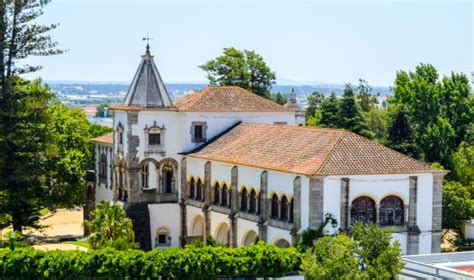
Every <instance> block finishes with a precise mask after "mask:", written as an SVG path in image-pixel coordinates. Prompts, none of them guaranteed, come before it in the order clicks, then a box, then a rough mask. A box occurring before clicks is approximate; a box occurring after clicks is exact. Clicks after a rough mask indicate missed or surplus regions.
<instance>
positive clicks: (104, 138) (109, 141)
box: [92, 132, 114, 144]
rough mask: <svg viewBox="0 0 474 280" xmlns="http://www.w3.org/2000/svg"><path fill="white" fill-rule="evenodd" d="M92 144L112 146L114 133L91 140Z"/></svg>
mask: <svg viewBox="0 0 474 280" xmlns="http://www.w3.org/2000/svg"><path fill="white" fill-rule="evenodd" d="M92 141H94V142H98V143H104V144H113V143H114V133H113V132H109V133H107V134H104V135H102V136H99V137H96V138H94V139H92Z"/></svg>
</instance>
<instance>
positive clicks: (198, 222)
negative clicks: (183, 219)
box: [190, 215, 204, 238]
mask: <svg viewBox="0 0 474 280" xmlns="http://www.w3.org/2000/svg"><path fill="white" fill-rule="evenodd" d="M190 233H191V234H190V236H192V237H196V236H201V238H202V236H204V218H203V217H202V216H200V215H198V216H196V217H194V220H193V222H192V225H191V232H190Z"/></svg>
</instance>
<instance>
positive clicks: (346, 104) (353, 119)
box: [337, 84, 373, 138]
mask: <svg viewBox="0 0 474 280" xmlns="http://www.w3.org/2000/svg"><path fill="white" fill-rule="evenodd" d="M338 116H339V123H338V124H337V126H338V127H340V128H345V129H347V130H350V131H352V132H355V133H357V134H360V135H362V136H365V137H369V138H371V137H372V136H373V135H372V133H371V132H370V131H368V130H367V126H366V122H365V118H364V114H363V113H362V111H361V109H360V106H359V104H357V102H356V99H355V95H354V88H353V87H352V86H351V85H350V84H347V85H346V87H345V89H344V94H343V95H342V99H341V101H340V103H339V110H338Z"/></svg>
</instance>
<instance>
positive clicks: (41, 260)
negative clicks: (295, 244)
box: [0, 242, 302, 279]
mask: <svg viewBox="0 0 474 280" xmlns="http://www.w3.org/2000/svg"><path fill="white" fill-rule="evenodd" d="M301 259H302V257H301V254H300V253H299V252H297V250H296V249H294V248H288V249H282V248H277V247H275V246H273V245H270V244H265V243H263V242H260V243H258V244H256V245H253V246H250V247H242V248H227V247H223V246H217V247H211V246H187V247H185V248H183V249H179V248H168V249H166V250H163V251H162V250H159V249H157V250H153V251H150V252H144V251H141V250H132V249H130V250H123V251H119V250H116V249H113V248H106V249H102V250H96V251H89V252H83V251H47V252H43V251H38V250H35V249H32V248H18V249H16V250H15V251H12V250H10V249H3V250H0V279H12V278H14V279H65V278H72V279H75V278H87V277H97V278H108V279H146V278H155V279H156V278H158V277H159V276H162V277H164V278H169V279H212V278H216V277H218V276H229V277H230V276H232V277H236V276H240V277H245V276H262V277H277V276H284V275H287V274H288V273H290V272H296V271H298V268H299V266H300V264H301Z"/></svg>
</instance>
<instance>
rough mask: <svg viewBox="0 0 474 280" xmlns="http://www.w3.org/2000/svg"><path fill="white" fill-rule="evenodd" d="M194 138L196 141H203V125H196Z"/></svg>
mask: <svg viewBox="0 0 474 280" xmlns="http://www.w3.org/2000/svg"><path fill="white" fill-rule="evenodd" d="M194 139H195V140H196V142H203V139H204V137H203V135H202V125H196V126H195V127H194Z"/></svg>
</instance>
